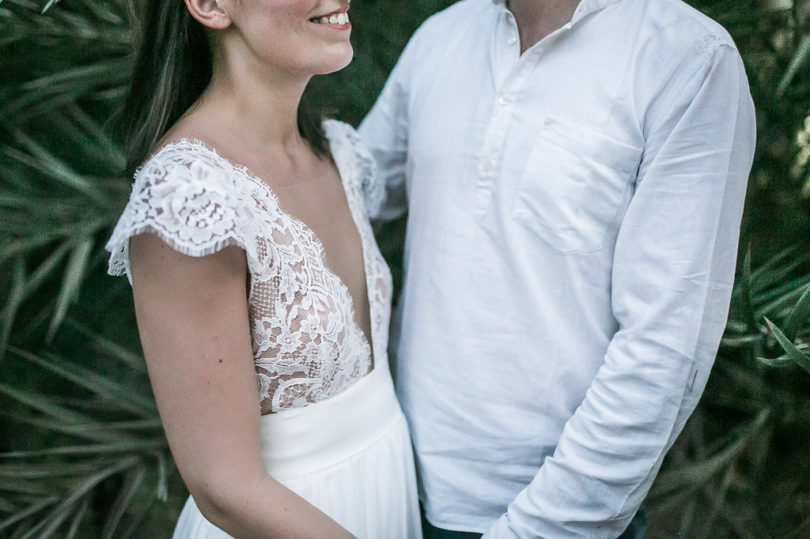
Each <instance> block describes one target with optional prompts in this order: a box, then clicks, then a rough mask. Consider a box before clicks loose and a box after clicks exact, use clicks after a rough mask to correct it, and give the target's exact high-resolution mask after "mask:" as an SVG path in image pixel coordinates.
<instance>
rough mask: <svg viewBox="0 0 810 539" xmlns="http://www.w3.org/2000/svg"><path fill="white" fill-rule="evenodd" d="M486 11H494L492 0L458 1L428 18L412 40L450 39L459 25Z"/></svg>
mask: <svg viewBox="0 0 810 539" xmlns="http://www.w3.org/2000/svg"><path fill="white" fill-rule="evenodd" d="M488 10H494V5H493V1H492V0H460V1H458V2H456V3H454V4H452V5H450V6H448V7H446V8H444V9H443V10H441V11H439V12H437V13H434V14H433V15H431V16H430V17H428V19H427V20H425V22H423V23H422V25H421V26H420V27H419V30H417V32H416V34H414V38H418V37H422V36H424V38H427V36H431V37H437V36H446V37H450V36H452V35H454V34H456V33H457V31H455V30H457V28H458V26H459V25H463V24H464V23H466V22H472V21H474V20H475V17H476V16H480V15H481V14H482V13H483V12H486V11H488Z"/></svg>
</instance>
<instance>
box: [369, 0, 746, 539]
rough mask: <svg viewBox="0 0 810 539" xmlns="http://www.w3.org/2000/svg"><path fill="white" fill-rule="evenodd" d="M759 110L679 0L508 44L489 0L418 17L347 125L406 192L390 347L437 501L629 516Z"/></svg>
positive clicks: (717, 41) (574, 525) (588, 521)
mask: <svg viewBox="0 0 810 539" xmlns="http://www.w3.org/2000/svg"><path fill="white" fill-rule="evenodd" d="M754 123H755V122H754V109H753V105H752V103H751V98H750V95H749V91H748V85H747V82H746V78H745V73H744V69H743V65H742V62H741V60H740V57H739V54H738V52H737V50H736V48H735V46H734V44H733V42H732V40H731V38H730V37H729V36H728V34H727V33H726V32H725V31H724V30H723V29H722V28H721V27H720V26H719V25H717V24H716V23H714V22H713V21H711V20H709V19H708V18H706V17H705V16H703V15H701V14H700V13H698V12H697V11H695V10H694V9H692V8H690V7H688V6H687V5H686V4H684V3H682V2H680V1H678V0H583V1H582V2H581V3H580V4H579V6H578V8H577V10H576V12H575V14H574V16H573V18H572V20H571V21H570V22H569V23H568V24H566V25H565V26H563V27H562V28H560V29H559V30H557V31H556V32H554V33H553V34H551V35H549V36H548V37H547V38H545V39H543V40H542V41H540V42H539V43H537V44H536V45H534V46H533V47H531V48H530V49H528V50H527V51H525V52H524V53H523V54H522V55H521V54H520V40H519V36H518V30H517V26H516V24H515V21H514V18H513V17H512V14H511V13H510V12H509V11H508V9H507V7H506V6H505V4H504V2H503V0H463V1H461V2H459V3H457V4H454V5H453V6H451V7H450V8H448V9H446V10H445V11H443V12H441V13H439V14H437V15H434V16H433V17H432V18H430V19H429V20H428V21H427V22H426V23H425V24H424V25H422V27H421V28H420V29H419V30H418V31H417V33H416V34H415V35H414V37H413V38H412V40H411V41H410V43H409V44H408V46H407V47H406V49H405V51H404V52H403V54H402V56H401V58H400V60H399V62H398V63H397V65H396V67H395V69H394V71H393V72H392V74H391V77H390V79H389V81H388V83H387V84H386V86H385V89H384V90H383V93H382V94H381V96H380V98H379V101H378V102H377V104H376V105H375V107H374V108H373V110H372V111H371V113H370V114H369V116H368V117H367V118H366V120H365V121H364V122H363V125H362V126H361V128H360V133H361V136H362V137H363V138H364V140H365V141H366V143H367V144H368V145H369V147H370V148H371V150H372V152H373V153H374V155H375V157H376V158H377V160H378V163H379V167H380V177H381V179H380V181H385V182H386V184H387V188H388V195H389V196H388V199H387V205H386V207H385V209H384V213H383V215H382V217H389V218H390V217H394V216H396V215H398V214H401V213H402V212H404V211H405V209H406V205H407V210H408V211H409V214H408V232H407V239H406V246H405V258H404V270H405V282H404V287H403V291H402V295H401V297H400V300H399V305H398V309H397V313H396V316H395V317H396V319H397V320H398V321H397V322H396V323H395V327H394V328H393V335H392V349H391V352H392V356H393V357H394V358H395V361H396V365H395V370H394V372H395V376H396V379H397V391H398V394H399V396H400V398H401V402H402V406H403V408H404V410H405V412H406V415H407V417H408V420H409V424H410V427H411V433H412V436H413V441H414V445H415V448H416V450H417V465H418V470H419V475H420V491H421V497H422V500H423V502H424V504H425V509H426V514H427V518H428V520H429V521H430V522H431V523H432V524H434V525H435V526H439V527H442V528H448V529H457V530H466V531H479V532H487V533H486V537H504V538H506V537H521V538H528V537H612V536H617V535H618V534H619V533H620V532H621V531H622V530H623V529H624V527H625V526H626V525H627V523H628V522H629V520H630V519H631V518H632V516H633V514H634V513H635V512H636V510H637V509H638V506H639V504H640V503H641V501H642V500H643V498H644V496H645V495H646V493H647V491H648V489H649V487H650V485H651V484H652V481H653V478H654V476H655V474H656V473H657V471H658V468H659V466H660V465H661V462H662V459H663V457H664V454H665V453H666V451H667V450H668V449H669V447H670V445H671V444H672V442H673V441H674V439H675V438H676V436H677V435H678V433H679V432H680V430H681V429H682V427H683V425H684V423H685V421H686V419H687V417H688V416H689V414H690V413H691V412H692V410H693V409H694V407H695V405H696V404H697V401H698V399H699V397H700V395H701V393H702V391H703V388H704V385H705V383H706V380H707V378H708V375H709V370H710V368H711V366H712V363H713V360H714V356H715V353H716V350H717V346H718V343H719V339H720V337H721V335H722V332H723V329H724V326H725V322H726V317H727V313H728V303H729V298H730V294H731V286H732V280H733V274H734V268H735V261H736V254H737V241H738V235H739V225H740V216H741V213H742V207H743V201H744V198H745V189H746V181H747V176H748V173H749V170H750V166H751V160H752V156H753V150H754V139H755V125H754ZM507 507H508V511H506V513H504V511H505V509H506V508H507Z"/></svg>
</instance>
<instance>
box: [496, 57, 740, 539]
mask: <svg viewBox="0 0 810 539" xmlns="http://www.w3.org/2000/svg"><path fill="white" fill-rule="evenodd" d="M698 58H699V60H700V61H695V62H690V63H691V64H692V66H695V64H699V66H696V67H692V68H691V72H690V73H686V74H684V75H683V76H682V77H681V78H680V80H681V81H683V82H682V83H681V84H679V85H677V86H676V87H675V88H674V89H673V88H672V85H670V87H668V88H667V89H666V91H665V92H662V94H663V95H664V96H665V97H666V99H658V100H657V102H655V103H654V105H653V106H651V107H650V108H649V109H648V110H649V113H648V115H647V116H648V118H646V119H645V122H644V130H645V149H644V154H643V157H642V163H641V166H640V169H639V174H638V178H637V183H636V191H635V194H634V196H633V199H632V201H631V202H630V205H629V207H628V209H627V212H626V214H625V216H624V219H623V221H622V224H621V228H620V230H619V235H618V238H617V243H616V246H615V253H614V263H613V274H612V309H613V313H614V316H615V318H616V321H617V322H618V331H617V332H616V334H615V335H614V337H613V338H612V340H611V342H610V344H609V346H608V348H607V352H606V356H605V360H604V364H603V365H602V367H601V368H600V369H599V371H598V373H597V375H596V377H595V378H594V380H593V382H592V383H591V385H590V387H589V389H588V391H587V392H586V395H585V398H584V401H583V402H582V404H581V405H580V406H579V408H578V409H577V411H576V412H575V413H574V415H573V416H572V417H571V419H570V420H569V421H568V422H567V424H566V425H565V428H564V430H563V433H562V436H561V438H560V441H559V443H558V445H557V448H556V450H555V452H554V454H553V455H552V456H550V457H548V458H547V459H546V460H545V461H544V463H543V465H542V467H541V468H540V470H539V472H538V473H537V475H536V476H535V478H534V479H533V481H532V482H531V483H530V484H529V485H528V486H527V487H526V488H525V489H524V490H523V491H521V492H520V493H519V494H518V496H517V498H516V499H515V500H514V501H513V502H512V503H511V504H510V505H509V507H508V510H507V512H506V514H504V515H503V516H502V517H501V518H500V520H498V521H496V523H495V524H494V525H493V526H492V527H491V528H490V530H488V531H487V533H486V534H485V535H484V537H486V538H489V539H492V538H515V537H519V538H528V537H616V536H618V535H620V534H621V532H622V531H623V530H624V529H625V528H626V526H627V525H628V523H629V522H630V520H631V519H632V517H633V515H634V514H635V513H636V511H637V510H638V507H639V505H640V504H641V502H642V501H643V499H644V497H645V496H646V494H647V492H648V490H649V488H650V486H651V485H652V483H653V479H654V478H655V475H656V473H657V472H658V469H659V467H660V466H661V462H662V460H663V458H664V455H665V453H666V452H667V450H668V449H669V448H670V446H671V445H672V443H673V442H674V441H675V438H676V437H677V436H678V434H679V433H680V431H681V429H682V428H683V426H684V424H685V422H686V420H687V418H688V417H689V415H690V414H691V413H692V411H693V410H694V408H695V406H696V405H697V402H698V400H699V398H700V395H701V393H702V391H703V388H704V386H705V384H706V380H707V379H708V376H709V371H710V369H711V367H712V364H713V362H714V357H715V354H716V352H717V347H718V345H719V341H720V338H721V336H722V333H723V330H724V327H725V323H726V317H727V315H728V305H729V301H730V296H731V289H732V283H733V278H734V269H735V264H736V254H737V243H738V239H739V228H740V218H741V214H742V208H743V203H744V199H745V190H746V183H747V178H748V174H749V172H750V167H751V162H752V158H753V150H754V142H755V119H754V109H753V104H752V102H751V98H750V94H749V91H748V84H747V81H746V78H745V72H744V68H743V66H742V62H741V60H740V57H739V54H738V53H737V51H736V50H735V49H734V48H733V47H732V46H731V45H729V44H726V43H725V42H723V43H717V44H715V46H714V47H712V50H710V51H709V50H707V51H705V53H704V54H703V55H701V56H699V57H698Z"/></svg>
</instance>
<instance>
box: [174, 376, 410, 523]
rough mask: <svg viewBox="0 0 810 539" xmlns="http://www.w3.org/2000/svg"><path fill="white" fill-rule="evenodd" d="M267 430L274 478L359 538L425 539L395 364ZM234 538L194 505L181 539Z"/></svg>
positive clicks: (265, 452)
mask: <svg viewBox="0 0 810 539" xmlns="http://www.w3.org/2000/svg"><path fill="white" fill-rule="evenodd" d="M360 418H362V420H359V419H360ZM261 427H262V457H263V458H264V462H265V466H266V467H267V470H268V472H270V475H272V476H273V477H274V478H275V479H276V480H278V481H280V482H281V483H282V484H283V485H285V486H287V487H288V488H289V489H291V490H292V491H294V492H296V493H297V494H298V495H300V496H301V497H302V498H304V499H305V500H307V501H308V502H310V503H311V504H312V505H314V506H315V507H317V508H318V509H320V510H321V511H323V512H324V513H326V514H327V515H328V516H329V517H331V518H332V519H333V520H335V521H336V522H337V523H338V524H340V525H341V526H343V527H344V528H346V529H347V530H349V531H350V532H351V533H353V534H354V535H355V536H357V537H359V538H361V539H363V538H367V539H378V538H385V539H389V538H390V539H421V537H422V532H421V526H420V517H419V498H418V496H417V493H416V472H415V471H414V467H413V453H412V451H411V443H410V438H409V436H408V426H407V423H406V422H405V417H404V416H403V415H402V410H401V409H400V407H399V404H398V403H397V399H396V395H395V394H394V387H393V384H392V383H391V375H390V374H389V371H388V365H387V363H385V362H383V363H381V364H379V365H378V366H377V367H375V368H374V370H373V371H372V372H371V373H370V374H369V375H367V376H365V377H364V378H363V379H361V380H360V381H358V382H357V383H356V384H354V385H353V386H352V387H350V388H348V389H347V390H346V391H344V392H342V393H340V394H339V395H336V396H335V397H332V398H330V399H327V400H323V401H320V402H318V403H316V404H313V405H311V406H307V407H303V408H297V409H295V410H287V411H284V412H282V413H278V414H267V415H264V416H262V424H261ZM227 537H230V536H229V535H228V534H227V533H225V532H224V531H222V530H221V529H219V528H217V527H216V526H214V525H213V524H211V523H210V522H209V521H208V520H206V519H205V517H204V516H203V515H202V513H200V510H199V509H198V508H197V506H196V504H195V503H194V500H193V499H192V498H191V497H189V499H188V500H187V501H186V505H185V507H184V508H183V512H182V513H181V514H180V518H179V519H178V521H177V526H176V528H175V530H174V535H173V538H174V539H189V538H194V539H225V538H227Z"/></svg>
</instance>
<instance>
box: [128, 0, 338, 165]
mask: <svg viewBox="0 0 810 539" xmlns="http://www.w3.org/2000/svg"><path fill="white" fill-rule="evenodd" d="M131 8H132V9H131V19H133V35H134V36H135V38H136V41H137V51H136V56H135V66H134V71H133V74H132V82H131V83H130V86H129V91H128V93H127V97H126V100H125V101H124V107H123V110H122V112H121V116H120V121H121V130H122V133H123V137H124V143H125V145H126V155H127V160H126V171H127V173H128V174H132V173H134V172H135V170H136V169H137V167H138V166H139V165H140V164H141V163H142V162H143V160H144V159H146V158H147V157H148V156H149V154H150V153H151V152H152V150H153V149H154V148H155V146H156V145H157V143H158V141H160V138H161V137H162V136H163V135H164V134H166V131H168V130H169V128H170V127H171V126H172V125H173V124H174V123H175V122H176V121H177V120H178V119H179V118H180V117H181V116H182V115H183V113H185V112H186V111H187V110H188V108H189V107H191V106H192V105H193V104H194V102H196V101H197V99H198V98H199V97H200V95H201V94H202V92H203V91H204V90H205V88H206V87H207V86H208V84H209V82H210V81H211V73H212V69H213V58H212V53H211V47H210V43H209V38H208V35H207V34H206V30H205V27H204V26H203V25H202V24H200V23H199V22H197V21H196V20H195V19H194V18H193V17H192V16H191V14H190V13H189V12H188V9H187V8H186V6H185V3H184V2H182V0H136V2H135V5H131ZM298 131H299V132H300V133H301V136H302V137H303V138H304V139H305V140H307V141H308V142H309V144H310V145H311V146H312V148H313V150H314V151H315V152H316V153H318V154H319V155H325V154H326V153H327V149H326V139H325V136H324V133H323V129H322V127H321V115H320V114H319V113H317V112H316V111H315V110H314V109H313V108H312V107H311V105H310V103H309V100H308V99H307V98H306V96H305V97H304V98H303V99H302V102H301V105H300V106H299V108H298Z"/></svg>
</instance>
